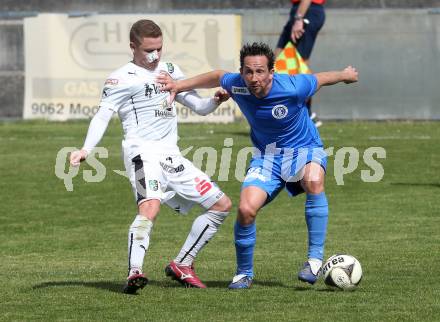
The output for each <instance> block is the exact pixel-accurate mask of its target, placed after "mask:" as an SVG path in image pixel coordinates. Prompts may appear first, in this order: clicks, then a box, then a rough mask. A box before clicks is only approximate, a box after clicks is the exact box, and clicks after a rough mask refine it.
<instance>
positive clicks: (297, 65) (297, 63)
mask: <svg viewBox="0 0 440 322" xmlns="http://www.w3.org/2000/svg"><path fill="white" fill-rule="evenodd" d="M275 72H277V73H280V74H289V75H295V74H311V73H312V71H311V70H310V68H309V66H307V64H306V63H305V62H304V59H303V58H302V57H301V55H300V54H299V52H298V51H297V50H296V48H295V46H294V45H293V44H292V43H291V42H290V41H289V42H288V43H287V45H286V47H284V49H283V51H282V52H281V53H280V54H279V55H278V57H277V58H276V60H275Z"/></svg>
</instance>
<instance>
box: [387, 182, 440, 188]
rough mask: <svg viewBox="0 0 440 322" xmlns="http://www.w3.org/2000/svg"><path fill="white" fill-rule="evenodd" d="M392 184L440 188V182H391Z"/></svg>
mask: <svg viewBox="0 0 440 322" xmlns="http://www.w3.org/2000/svg"><path fill="white" fill-rule="evenodd" d="M391 185H392V186H408V187H433V188H440V183H433V182H426V183H423V182H391Z"/></svg>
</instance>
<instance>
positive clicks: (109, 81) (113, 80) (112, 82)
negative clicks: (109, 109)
mask: <svg viewBox="0 0 440 322" xmlns="http://www.w3.org/2000/svg"><path fill="white" fill-rule="evenodd" d="M118 83H119V79H116V78H107V79H106V80H105V83H104V84H105V85H118Z"/></svg>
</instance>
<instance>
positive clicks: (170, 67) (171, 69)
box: [167, 63, 174, 74]
mask: <svg viewBox="0 0 440 322" xmlns="http://www.w3.org/2000/svg"><path fill="white" fill-rule="evenodd" d="M167 69H168V73H170V74H172V73H174V65H173V64H172V63H167Z"/></svg>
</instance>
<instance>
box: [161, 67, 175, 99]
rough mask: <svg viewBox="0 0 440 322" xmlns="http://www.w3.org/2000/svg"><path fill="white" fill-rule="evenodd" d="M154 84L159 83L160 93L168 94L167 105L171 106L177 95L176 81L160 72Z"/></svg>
mask: <svg viewBox="0 0 440 322" xmlns="http://www.w3.org/2000/svg"><path fill="white" fill-rule="evenodd" d="M156 82H157V83H159V85H160V90H161V91H162V92H170V98H169V100H168V104H171V103H172V102H173V101H174V99H175V98H176V95H177V83H176V81H175V80H174V79H173V78H172V77H171V76H170V75H169V74H168V73H166V72H162V73H160V74H159V76H157V78H156Z"/></svg>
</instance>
